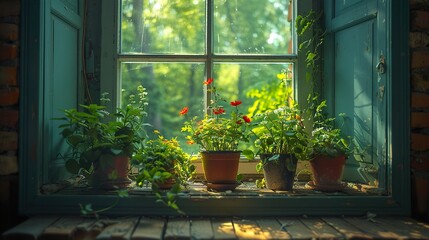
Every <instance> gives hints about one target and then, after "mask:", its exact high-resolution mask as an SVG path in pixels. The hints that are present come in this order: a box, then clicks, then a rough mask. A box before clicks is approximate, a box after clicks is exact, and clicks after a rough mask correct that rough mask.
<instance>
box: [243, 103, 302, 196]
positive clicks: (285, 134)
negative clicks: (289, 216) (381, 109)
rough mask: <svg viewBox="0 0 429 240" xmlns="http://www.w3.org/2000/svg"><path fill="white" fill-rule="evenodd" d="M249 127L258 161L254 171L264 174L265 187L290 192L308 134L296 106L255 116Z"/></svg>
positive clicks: (280, 108) (283, 107) (284, 107)
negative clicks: (258, 157)
mask: <svg viewBox="0 0 429 240" xmlns="http://www.w3.org/2000/svg"><path fill="white" fill-rule="evenodd" d="M252 125H253V128H252V132H253V134H254V136H255V137H256V139H255V142H254V144H255V147H256V149H257V152H256V154H257V155H259V156H260V160H261V161H260V162H259V163H258V165H257V170H258V171H259V172H261V171H263V173H264V180H265V185H266V187H267V188H269V189H271V190H286V191H288V190H291V189H292V188H293V183H294V179H295V172H296V167H297V161H298V159H301V158H302V157H303V156H305V154H304V153H305V151H306V148H307V145H308V134H307V133H306V132H305V127H304V124H303V120H302V119H301V114H300V111H299V109H298V106H297V105H294V106H291V107H290V106H282V107H279V108H278V109H275V110H269V111H266V112H264V113H261V114H257V115H255V117H254V121H253V124H252ZM246 153H248V152H246ZM251 154H252V155H253V152H252V153H251ZM251 157H252V156H251ZM257 185H260V184H259V183H257Z"/></svg>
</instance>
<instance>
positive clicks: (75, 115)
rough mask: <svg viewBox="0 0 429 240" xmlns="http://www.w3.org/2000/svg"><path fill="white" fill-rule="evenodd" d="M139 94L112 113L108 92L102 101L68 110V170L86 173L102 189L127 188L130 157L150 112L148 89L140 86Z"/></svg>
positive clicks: (65, 155)
mask: <svg viewBox="0 0 429 240" xmlns="http://www.w3.org/2000/svg"><path fill="white" fill-rule="evenodd" d="M137 90H138V96H134V95H131V96H130V101H129V104H127V105H126V106H123V107H121V108H117V109H116V110H115V111H114V112H112V113H111V112H109V111H108V110H107V107H106V103H107V102H108V101H109V99H108V98H107V94H103V96H102V98H101V99H100V102H101V104H89V105H83V104H82V105H80V107H81V109H82V110H81V111H80V110H77V109H67V110H64V117H63V118H59V119H58V120H62V121H65V122H66V123H65V124H62V125H60V126H59V127H60V128H62V131H61V134H62V136H63V137H64V139H65V140H66V142H67V144H68V146H69V147H70V149H69V151H68V152H66V153H62V154H61V156H62V157H63V158H64V159H65V161H66V169H67V170H68V171H69V172H70V173H72V174H81V175H84V176H85V177H86V178H87V179H88V182H89V184H90V185H91V186H93V187H96V188H102V189H116V188H125V187H127V186H128V185H129V184H130V183H131V181H130V179H129V178H128V171H129V165H130V163H129V159H130V157H131V156H132V155H133V154H134V153H135V152H136V150H137V149H139V148H140V147H141V144H142V141H143V140H144V138H145V131H144V127H145V126H147V125H148V124H147V123H145V120H144V119H145V117H146V115H147V113H146V111H145V108H146V105H147V101H146V97H147V93H146V89H145V88H143V87H142V86H139V87H138V88H137Z"/></svg>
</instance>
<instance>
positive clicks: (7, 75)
mask: <svg viewBox="0 0 429 240" xmlns="http://www.w3.org/2000/svg"><path fill="white" fill-rule="evenodd" d="M17 72H18V71H17V67H3V66H0V85H8V86H16V85H17Z"/></svg>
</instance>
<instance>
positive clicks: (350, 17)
mask: <svg viewBox="0 0 429 240" xmlns="http://www.w3.org/2000/svg"><path fill="white" fill-rule="evenodd" d="M385 4H386V3H384V1H376V0H348V1H343V0H341V1H339V0H335V1H325V14H326V17H325V21H326V26H327V31H328V35H327V39H326V49H325V53H326V58H325V59H326V61H325V78H324V81H325V86H326V89H325V90H326V91H325V96H326V98H327V99H328V100H329V105H330V106H331V107H332V108H331V113H332V114H335V115H337V116H338V114H340V113H345V114H346V119H345V122H344V125H342V130H343V131H344V133H345V135H349V136H352V137H353V140H354V142H355V143H356V147H357V149H356V151H357V153H359V154H354V155H353V156H351V157H350V158H349V159H348V161H347V165H346V169H345V173H344V179H345V180H348V181H354V182H361V183H369V184H371V185H377V186H379V187H380V188H385V185H386V180H385V179H386V158H387V157H386V151H387V150H386V144H387V142H386V141H387V139H386V102H387V101H386V96H385V92H384V90H385V89H387V88H386V87H385V85H386V81H387V77H386V76H387V74H385V73H384V74H382V73H379V72H378V71H377V69H376V65H377V64H378V62H379V58H380V56H382V57H384V58H387V57H388V56H386V52H387V49H386V47H387V46H386V35H387V33H386V30H387V26H388V25H387V19H386V15H385V11H386V6H385ZM386 67H387V66H386ZM338 124H342V123H341V122H338Z"/></svg>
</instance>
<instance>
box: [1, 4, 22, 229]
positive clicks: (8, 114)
mask: <svg viewBox="0 0 429 240" xmlns="http://www.w3.org/2000/svg"><path fill="white" fill-rule="evenodd" d="M19 15H20V1H19V0H0V212H1V214H0V232H2V230H5V229H6V228H8V227H11V226H13V225H16V224H17V223H18V222H19V221H21V219H20V217H19V216H18V213H17V212H18V210H17V209H18V207H17V203H18V175H17V173H18V131H19V129H18V118H19V108H18V101H19V81H18V79H19V76H18V72H19V71H18V69H19V37H20V36H19V20H20V16H19Z"/></svg>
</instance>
